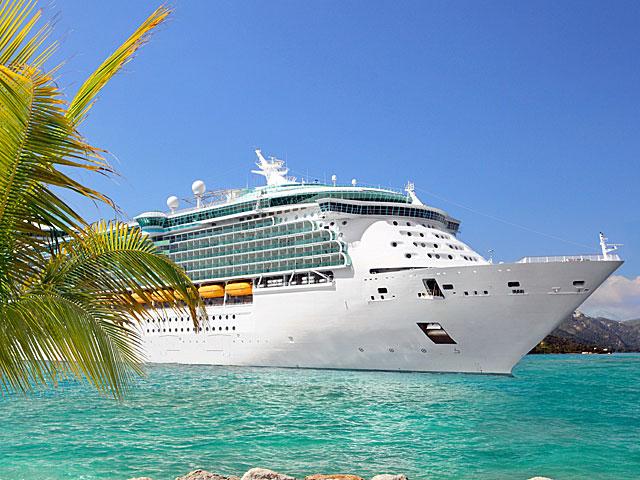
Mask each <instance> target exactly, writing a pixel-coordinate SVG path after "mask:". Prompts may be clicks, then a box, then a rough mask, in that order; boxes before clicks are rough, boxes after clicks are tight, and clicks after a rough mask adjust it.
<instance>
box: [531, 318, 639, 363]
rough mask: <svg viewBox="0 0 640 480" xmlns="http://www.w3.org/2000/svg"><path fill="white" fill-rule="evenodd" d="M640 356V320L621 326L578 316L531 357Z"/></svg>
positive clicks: (558, 330)
mask: <svg viewBox="0 0 640 480" xmlns="http://www.w3.org/2000/svg"><path fill="white" fill-rule="evenodd" d="M580 352H594V353H607V352H640V319H637V320H629V321H626V322H618V321H616V320H609V319H607V318H600V317H597V318H594V317H589V316H588V315H585V314H583V313H580V312H575V313H574V314H573V315H572V316H571V317H570V318H568V319H567V320H565V321H564V322H562V323H561V324H560V326H559V327H558V328H556V329H555V330H554V331H553V332H551V333H550V334H549V335H548V336H547V337H546V338H545V339H544V340H543V341H542V342H540V343H539V344H538V345H537V346H536V347H535V348H534V349H533V350H531V352H530V353H580Z"/></svg>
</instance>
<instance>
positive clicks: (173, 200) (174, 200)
mask: <svg viewBox="0 0 640 480" xmlns="http://www.w3.org/2000/svg"><path fill="white" fill-rule="evenodd" d="M179 206H180V200H179V199H178V197H176V196H175V195H171V196H170V197H169V198H167V207H169V210H171V211H172V212H173V211H174V210H176V209H177V208H178V207H179Z"/></svg>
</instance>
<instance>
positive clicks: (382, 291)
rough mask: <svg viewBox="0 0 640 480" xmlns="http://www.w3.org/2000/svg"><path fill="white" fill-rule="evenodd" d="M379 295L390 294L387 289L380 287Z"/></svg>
mask: <svg viewBox="0 0 640 480" xmlns="http://www.w3.org/2000/svg"><path fill="white" fill-rule="evenodd" d="M378 293H388V291H387V287H380V288H378Z"/></svg>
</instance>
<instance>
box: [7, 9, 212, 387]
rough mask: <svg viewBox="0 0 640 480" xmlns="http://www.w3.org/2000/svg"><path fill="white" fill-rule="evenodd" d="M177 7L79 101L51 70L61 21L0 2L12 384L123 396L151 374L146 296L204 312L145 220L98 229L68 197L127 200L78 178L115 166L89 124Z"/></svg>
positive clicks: (138, 34)
mask: <svg viewBox="0 0 640 480" xmlns="http://www.w3.org/2000/svg"><path fill="white" fill-rule="evenodd" d="M169 14H170V11H169V10H168V9H167V8H166V7H164V6H162V7H160V8H158V9H157V10H156V11H154V12H153V13H152V14H151V15H150V16H149V18H147V19H146V20H145V21H144V22H143V23H142V24H141V25H140V27H139V28H138V29H137V30H136V31H135V32H134V33H133V34H132V35H131V36H130V37H129V38H128V39H127V40H126V41H125V42H124V43H123V44H122V45H121V46H120V47H119V48H118V49H117V50H116V51H115V52H114V53H113V54H112V55H111V56H109V57H108V58H107V59H106V60H105V61H104V62H103V63H102V65H100V66H99V67H98V69H97V70H96V71H95V72H94V73H93V74H91V75H90V76H89V78H88V79H87V80H86V81H85V82H84V83H83V84H82V86H81V87H80V88H79V89H78V92H77V93H76V95H75V96H74V97H73V99H72V100H71V101H70V102H67V101H66V100H65V98H64V97H63V95H62V93H61V91H60V89H59V88H58V85H57V80H56V81H54V77H53V75H55V74H57V72H58V70H59V68H58V67H53V68H50V69H48V70H45V63H46V62H48V61H49V60H50V59H51V56H52V54H53V53H54V52H55V50H56V43H55V42H49V41H48V39H49V36H50V34H51V25H50V24H49V23H46V24H44V25H43V26H42V27H40V28H37V29H36V24H37V23H38V21H39V20H40V17H41V12H40V11H37V10H36V9H35V3H34V1H33V0H0V390H3V391H15V390H18V391H23V392H24V391H29V390H31V389H33V388H34V387H40V386H47V385H52V384H55V383H56V382H57V380H58V379H59V378H60V377H61V376H62V375H71V376H74V377H76V378H79V379H86V380H87V381H88V382H90V383H91V384H93V385H94V386H95V387H96V388H98V389H99V390H101V391H103V392H110V393H111V394H113V395H114V396H116V397H120V396H122V395H123V393H124V392H125V391H126V388H127V386H128V385H129V383H130V380H131V378H132V375H134V374H136V373H140V372H141V368H140V364H141V360H142V359H143V358H142V352H141V348H140V339H139V337H138V334H137V333H136V328H135V327H136V323H137V322H138V321H140V320H142V319H145V318H146V317H148V315H149V313H148V310H147V309H146V308H145V307H144V305H142V304H141V303H139V300H140V299H143V300H147V301H149V302H150V301H151V300H152V295H158V292H160V294H161V295H162V301H163V302H168V303H170V304H172V305H173V306H174V307H176V308H182V309H187V310H189V312H190V314H191V316H192V318H193V321H194V323H195V324H196V326H197V319H198V316H200V315H203V314H204V310H203V307H202V303H201V301H200V299H199V296H198V294H197V289H196V288H195V287H194V286H193V284H192V283H191V281H190V280H189V278H188V277H187V276H186V274H185V273H184V271H183V270H182V269H181V268H180V267H178V266H176V265H175V264H174V263H172V262H171V261H170V260H169V259H168V258H167V257H166V256H164V255H162V254H161V253H159V251H158V250H156V248H155V247H154V245H153V244H152V243H151V241H150V240H149V239H148V238H147V237H146V236H144V235H143V234H142V233H141V232H140V231H139V230H138V229H137V228H135V227H131V226H129V225H127V224H125V223H121V222H117V221H113V222H108V223H105V222H102V223H98V224H96V225H88V224H87V222H85V221H84V220H83V219H82V217H81V216H80V215H79V214H78V213H77V212H76V211H74V209H73V208H72V207H71V206H70V205H69V204H68V203H67V202H65V200H64V199H63V198H62V197H61V196H60V195H59V194H58V193H57V192H73V193H76V194H79V195H81V196H82V197H85V198H88V199H90V200H92V201H97V202H103V203H106V204H108V205H110V206H113V207H115V204H114V202H113V201H112V200H111V199H109V198H108V197H106V196H105V195H103V194H101V193H100V192H97V191H95V190H93V189H91V188H89V187H87V186H85V185H83V184H81V183H79V182H78V181H76V180H74V179H73V173H74V172H80V171H90V172H95V173H97V174H103V175H110V174H111V173H112V172H113V170H112V168H111V166H110V165H109V164H108V163H107V162H106V160H105V158H104V157H105V153H106V152H105V151H104V150H102V149H100V148H96V147H94V146H92V145H90V144H89V143H88V142H87V141H86V140H85V138H84V137H83V136H82V135H81V134H80V133H79V131H78V128H79V126H80V125H81V124H82V122H83V121H84V120H85V119H86V118H87V113H88V111H89V110H90V108H91V107H92V105H93V104H94V102H95V100H96V96H97V95H98V93H99V92H100V90H101V89H102V88H103V87H104V86H105V85H106V84H107V82H108V81H109V80H110V79H111V78H112V77H113V76H114V75H115V74H116V73H117V72H118V71H119V70H120V68H121V67H122V66H123V65H124V64H125V63H127V62H128V61H129V60H131V58H132V57H133V55H134V54H135V52H136V51H137V50H138V48H140V46H141V45H142V44H144V43H145V42H146V41H147V40H148V38H149V35H150V33H151V32H152V31H153V30H154V29H155V28H156V27H157V26H158V25H160V24H161V23H162V22H164V20H165V19H166V18H167V16H168V15H169ZM154 292H155V293H154ZM154 298H155V297H154Z"/></svg>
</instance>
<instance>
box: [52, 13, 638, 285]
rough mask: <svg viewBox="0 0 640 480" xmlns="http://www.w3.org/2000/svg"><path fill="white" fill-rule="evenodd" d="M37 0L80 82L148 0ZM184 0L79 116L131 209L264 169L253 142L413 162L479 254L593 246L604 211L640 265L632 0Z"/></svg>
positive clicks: (344, 170) (343, 172)
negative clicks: (108, 155) (52, 18)
mask: <svg viewBox="0 0 640 480" xmlns="http://www.w3.org/2000/svg"><path fill="white" fill-rule="evenodd" d="M42 5H44V6H45V9H46V13H47V15H54V14H58V15H59V17H58V20H57V25H56V37H57V38H59V39H61V41H62V45H61V48H60V51H59V55H58V59H59V60H60V59H62V60H65V61H66V64H65V66H64V68H63V70H62V72H61V84H62V85H64V86H65V88H66V90H67V91H68V92H69V94H72V93H73V92H74V91H75V89H76V88H77V87H78V86H79V84H80V83H81V81H82V80H83V79H84V77H85V76H86V75H87V74H89V73H90V72H91V71H92V70H93V69H94V68H95V67H96V66H97V65H98V64H99V63H100V62H101V61H102V59H103V58H104V57H105V56H106V55H107V54H108V53H110V52H111V51H112V50H113V49H114V48H115V47H116V46H117V45H118V44H119V43H120V42H121V41H122V40H123V39H124V38H125V37H126V36H127V35H128V34H129V33H130V32H131V31H133V29H134V28H135V27H136V26H137V24H139V23H140V22H141V21H142V20H143V19H144V18H145V17H146V15H148V13H150V11H151V10H153V8H154V6H155V5H156V4H155V3H153V2H146V1H145V2H143V1H110V2H86V1H80V0H68V1H67V0H55V1H53V2H50V3H42ZM173 6H174V8H175V13H174V15H173V17H172V19H171V20H170V22H169V23H168V24H167V25H165V26H163V27H162V28H161V29H160V31H158V32H157V34H156V35H155V36H154V38H153V39H152V41H151V43H150V44H149V45H146V46H145V48H144V49H143V50H142V51H141V52H140V54H139V55H138V57H137V58H136V59H135V60H134V61H133V62H132V63H130V64H129V65H128V66H127V68H126V71H125V72H124V73H122V74H121V75H119V76H118V77H117V78H115V79H114V80H113V82H112V83H111V84H110V85H109V86H108V88H107V89H106V91H105V92H104V94H103V95H102V96H101V98H100V100H99V103H98V104H97V105H96V106H95V107H94V110H93V111H92V113H91V116H90V118H89V120H88V121H87V122H86V124H85V126H84V128H83V133H84V134H85V135H86V136H87V137H88V138H89V139H90V140H92V141H93V142H94V143H95V144H97V145H100V146H102V147H104V148H107V149H108V150H109V151H110V152H112V153H113V155H114V160H113V161H114V162H115V164H116V168H117V169H118V171H119V173H120V177H118V178H116V179H115V180H113V179H112V180H102V179H96V178H92V177H87V178H86V181H88V182H90V183H91V184H92V185H95V186H97V187H99V188H100V189H102V190H103V191H106V192H107V193H108V194H110V195H111V196H112V197H113V198H114V199H115V200H116V201H117V203H118V204H119V205H120V206H121V208H122V209H123V210H124V211H125V212H126V213H127V214H128V215H129V216H133V215H136V214H137V213H139V212H140V211H143V210H151V209H164V208H165V199H166V197H167V196H168V195H171V194H176V195H178V196H181V197H184V196H187V195H188V194H189V191H190V185H191V182H192V181H193V180H194V179H196V178H202V179H203V180H205V182H206V183H207V186H208V187H209V188H221V187H231V186H244V185H246V184H247V183H249V184H250V185H253V184H256V182H257V181H258V179H256V178H252V177H251V175H250V174H249V173H248V172H249V170H250V169H251V167H252V166H253V163H252V162H253V161H254V158H253V148H254V147H256V146H259V147H261V148H262V149H263V151H264V152H265V153H268V154H272V155H276V156H278V157H280V158H285V159H286V160H287V161H288V164H289V166H290V168H291V170H292V172H293V174H296V175H297V176H298V177H300V176H303V175H304V176H306V175H309V176H310V177H318V178H320V179H321V180H322V179H323V178H325V177H326V178H329V177H330V176H331V174H334V173H335V174H337V175H338V178H339V180H342V181H344V182H349V181H350V179H351V178H353V177H355V178H357V179H358V180H359V181H360V182H362V183H369V184H375V185H378V184H381V185H384V186H391V187H395V188H401V187H402V186H403V185H404V184H405V183H406V181H407V180H412V181H414V182H415V184H416V187H417V189H418V193H419V195H420V196H421V197H422V199H423V201H425V202H426V203H430V204H433V205H435V206H438V207H441V208H444V209H445V210H447V211H448V212H449V213H451V214H452V215H454V216H456V217H458V218H459V219H461V220H462V234H461V238H462V239H463V240H464V241H466V242H468V243H469V244H470V245H471V246H473V247H474V248H476V250H478V251H479V252H480V253H481V254H483V255H486V252H487V250H489V249H494V250H495V256H496V258H497V259H499V260H505V261H509V260H514V259H517V258H520V257H521V256H524V255H545V254H571V253H586V252H596V251H597V234H598V232H599V231H600V230H604V231H605V232H606V233H607V234H608V236H609V237H610V238H611V240H612V241H615V242H620V243H624V244H625V246H624V248H623V250H622V251H621V253H622V255H623V256H624V258H625V259H626V264H625V265H624V266H623V267H622V269H621V270H620V271H619V272H618V273H621V274H623V275H625V276H626V277H628V278H630V279H633V278H635V277H637V276H638V275H639V274H640V257H639V254H640V246H639V245H640V212H639V208H638V204H639V202H638V192H639V191H640V188H639V185H640V54H639V48H640V3H638V2H630V1H629V2H627V1H616V2H606V3H605V2H588V1H579V2H571V1H563V2H555V1H532V2H512V1H504V2H502V1H490V2H479V1H468V2H467V1H458V2H445V1H442V2H440V1H438V2H435V1H405V2H392V1H385V2H382V1H326V0H323V1H317V2H299V1H268V2H265V1H251V2H246V1H242V2H238V1H215V2H212V1H195V0H190V1H176V2H175V3H174V4H173ZM75 205H76V206H77V207H78V208H79V209H80V210H81V211H82V212H83V213H84V214H85V215H86V216H87V217H89V218H92V219H93V218H99V217H101V216H112V214H111V213H110V212H108V211H105V210H104V209H101V210H97V209H96V208H95V207H94V206H93V205H90V204H83V203H77V202H76V203H75ZM496 219H501V220H502V221H499V220H496ZM516 225H517V226H516ZM520 226H523V227H526V229H524V228H521V227H520ZM534 231H535V232H540V233H533V232H534ZM543 234H544V235H543ZM560 239H562V240H560ZM638 283H639V284H640V282H638ZM637 293H638V294H640V290H639V291H638V292H637Z"/></svg>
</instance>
